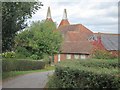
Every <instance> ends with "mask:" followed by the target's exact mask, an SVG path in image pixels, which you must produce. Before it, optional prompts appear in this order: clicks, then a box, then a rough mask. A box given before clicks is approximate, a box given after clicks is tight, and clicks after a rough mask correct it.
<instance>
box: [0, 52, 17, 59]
mask: <svg viewBox="0 0 120 90" xmlns="http://www.w3.org/2000/svg"><path fill="white" fill-rule="evenodd" d="M1 55H2V57H3V58H14V57H15V52H13V51H11V52H5V53H2V54H1Z"/></svg>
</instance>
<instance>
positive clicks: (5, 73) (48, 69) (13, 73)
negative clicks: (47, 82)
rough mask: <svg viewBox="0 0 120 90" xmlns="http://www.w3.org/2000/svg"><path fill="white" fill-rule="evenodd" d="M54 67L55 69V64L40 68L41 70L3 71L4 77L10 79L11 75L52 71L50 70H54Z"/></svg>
mask: <svg viewBox="0 0 120 90" xmlns="http://www.w3.org/2000/svg"><path fill="white" fill-rule="evenodd" d="M54 69H55V68H54V66H47V67H46V68H45V69H40V70H30V71H11V72H4V73H2V79H3V80H5V79H8V78H10V77H15V76H18V75H23V74H28V73H34V72H45V71H50V70H54Z"/></svg>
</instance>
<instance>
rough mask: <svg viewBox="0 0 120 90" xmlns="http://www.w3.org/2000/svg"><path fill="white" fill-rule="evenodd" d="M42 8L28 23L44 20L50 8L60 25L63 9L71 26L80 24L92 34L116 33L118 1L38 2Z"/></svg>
mask: <svg viewBox="0 0 120 90" xmlns="http://www.w3.org/2000/svg"><path fill="white" fill-rule="evenodd" d="M40 1H41V2H42V3H43V4H44V6H43V7H42V8H41V9H40V10H38V11H37V12H36V14H34V15H33V17H32V18H31V19H29V21H38V20H43V19H45V18H46V14H47V8H48V6H50V7H51V14H52V18H53V20H54V21H55V22H57V24H59V23H60V21H61V19H62V16H63V10H64V8H66V9H67V13H68V20H69V22H70V23H71V24H77V23H81V24H83V25H85V26H86V27H88V28H89V29H90V30H92V31H93V32H109V33H117V32H118V28H117V25H118V1H119V0H74V1H73V0H57V1H55V0H40Z"/></svg>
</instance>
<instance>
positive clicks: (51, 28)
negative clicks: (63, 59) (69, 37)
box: [15, 21, 62, 59]
mask: <svg viewBox="0 0 120 90" xmlns="http://www.w3.org/2000/svg"><path fill="white" fill-rule="evenodd" d="M61 42H62V36H61V34H60V32H59V31H58V30H56V25H55V24H54V23H53V22H48V21H42V22H39V21H38V22H34V23H32V24H31V26H30V27H29V28H27V29H26V30H24V31H22V32H20V33H19V34H18V35H17V36H16V38H15V48H16V52H17V53H20V52H22V53H23V54H24V55H25V53H27V52H29V54H27V57H29V56H31V57H34V58H35V57H37V59H41V58H43V57H44V55H52V54H54V53H57V52H58V50H59V47H60V45H61ZM20 48H21V49H20ZM23 50H24V51H23ZM22 53H21V54H22Z"/></svg>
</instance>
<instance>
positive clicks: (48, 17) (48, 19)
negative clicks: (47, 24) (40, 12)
mask: <svg viewBox="0 0 120 90" xmlns="http://www.w3.org/2000/svg"><path fill="white" fill-rule="evenodd" d="M46 20H47V21H52V22H53V20H52V17H51V10H50V7H48V11H47V16H46Z"/></svg>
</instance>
